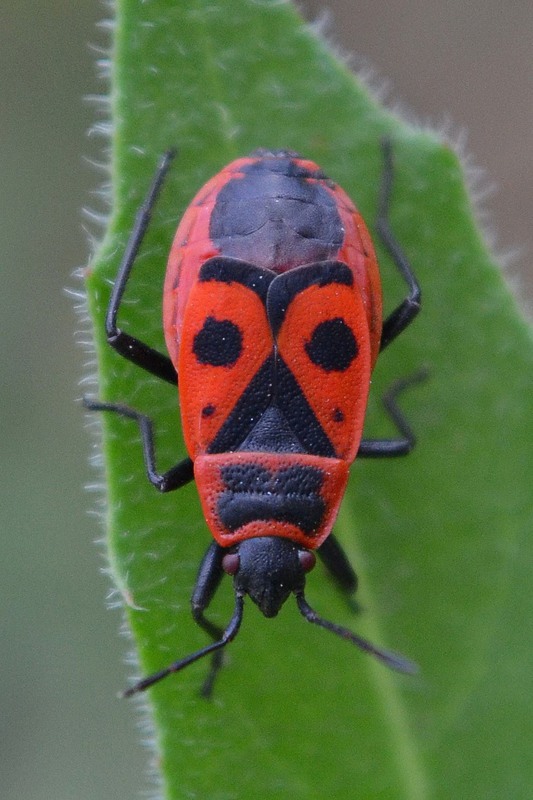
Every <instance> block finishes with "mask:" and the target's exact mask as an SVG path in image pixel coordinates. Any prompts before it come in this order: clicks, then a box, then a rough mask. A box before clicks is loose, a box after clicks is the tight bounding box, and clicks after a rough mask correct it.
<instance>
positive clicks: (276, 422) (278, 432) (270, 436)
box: [239, 405, 305, 453]
mask: <svg viewBox="0 0 533 800" xmlns="http://www.w3.org/2000/svg"><path fill="white" fill-rule="evenodd" d="M241 451H249V452H256V453H305V450H304V448H303V447H302V444H301V442H300V441H299V440H298V438H297V437H296V436H295V434H294V431H292V430H291V428H290V427H289V424H288V422H287V420H286V419H285V417H284V416H283V415H282V414H281V413H280V410H279V408H277V406H275V405H271V406H270V407H269V408H267V410H266V411H265V413H264V414H263V416H262V417H261V419H260V420H259V422H258V423H257V425H256V426H255V428H254V429H253V430H252V432H251V433H250V434H249V435H248V436H247V437H246V439H245V440H244V442H243V443H242V444H241V445H240V447H239V452H241Z"/></svg>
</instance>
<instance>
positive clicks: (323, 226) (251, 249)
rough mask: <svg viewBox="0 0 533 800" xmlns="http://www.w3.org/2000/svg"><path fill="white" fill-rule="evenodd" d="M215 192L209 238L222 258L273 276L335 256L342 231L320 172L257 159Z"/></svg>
mask: <svg viewBox="0 0 533 800" xmlns="http://www.w3.org/2000/svg"><path fill="white" fill-rule="evenodd" d="M242 171H243V172H244V177H236V178H234V179H232V180H230V181H228V183H226V185H225V186H223V187H222V189H221V190H220V192H219V194H218V196H217V200H216V203H215V206H214V208H213V211H212V214H211V219H210V224H209V235H210V237H211V240H212V241H213V242H214V244H215V245H216V246H217V247H218V249H219V250H220V251H221V252H222V253H223V254H224V255H225V256H232V257H234V258H240V259H243V260H245V261H251V262H253V263H254V264H257V265H259V266H261V267H264V268H266V269H271V270H274V271H276V272H280V271H282V270H283V271H284V270H286V269H290V268H292V267H295V266H298V265H301V264H309V263H313V262H315V261H322V260H326V259H329V258H332V257H334V256H335V255H336V254H337V253H338V251H339V249H340V248H341V246H342V243H343V241H344V228H343V226H342V223H341V219H340V217H339V213H338V211H337V207H336V203H335V200H334V198H333V197H332V196H331V195H330V194H329V192H328V191H327V190H326V189H325V188H324V186H323V185H322V182H325V181H326V178H325V176H324V174H323V173H322V172H321V171H315V172H313V171H309V170H308V169H306V168H304V167H302V166H301V165H300V164H298V163H297V162H296V161H294V159H293V157H292V155H291V154H289V153H287V154H284V153H276V154H275V155H273V156H268V155H266V154H265V155H263V154H261V156H260V158H259V159H258V160H257V161H255V162H254V163H252V164H250V165H247V166H245V167H244V168H243V170H242Z"/></svg>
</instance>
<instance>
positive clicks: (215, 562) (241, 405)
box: [85, 140, 420, 695]
mask: <svg viewBox="0 0 533 800" xmlns="http://www.w3.org/2000/svg"><path fill="white" fill-rule="evenodd" d="M383 153H384V162H385V166H384V171H383V180H382V187H381V194H380V205H379V214H378V223H377V227H378V232H379V234H380V236H381V238H382V240H383V242H384V244H385V246H386V248H387V249H388V251H389V253H390V255H391V256H392V259H393V261H394V262H395V264H396V266H397V268H398V270H399V271H400V273H401V275H402V277H403V278H404V280H405V282H406V284H407V286H408V296H407V297H406V298H405V299H404V300H403V301H402V302H401V303H400V304H399V305H398V307H397V308H396V309H395V310H394V311H393V312H392V313H391V314H390V315H389V316H388V317H387V318H386V319H385V321H382V303H381V285H380V277H379V271H378V265H377V261H376V256H375V253H374V248H373V245H372V241H371V238H370V235H369V233H368V231H367V228H366V226H365V223H364V221H363V219H362V217H361V215H360V214H359V212H358V211H357V210H356V208H355V207H354V205H353V203H352V202H351V200H350V199H349V197H348V196H347V195H346V194H345V192H344V191H343V190H342V189H341V188H340V187H339V186H337V185H336V184H335V183H333V181H331V180H330V179H329V178H327V177H326V176H325V175H324V173H323V172H322V171H321V170H320V169H319V168H318V167H317V165H316V164H314V163H313V162H312V161H308V160H305V159H303V158H301V157H300V156H298V155H297V154H295V153H293V152H289V151H285V150H279V151H267V150H257V151H255V152H254V153H252V154H251V155H250V156H249V157H248V158H242V159H239V160H237V161H234V162H233V163H231V164H229V166H227V167H225V168H224V169H223V170H222V171H221V172H219V173H218V174H217V175H216V176H215V177H214V178H212V179H211V180H210V181H209V182H208V183H207V184H206V185H205V186H204V187H203V188H202V189H201V190H200V191H199V192H198V194H197V195H196V197H195V198H194V199H193V201H192V202H191V204H190V206H189V207H188V209H187V211H186V212H185V215H184V217H183V219H182V221H181V223H180V225H179V227H178V230H177V232H176V235H175V238H174V243H173V245H172V249H171V252H170V257H169V261H168V267H167V274H166V280H165V287H164V302H163V306H164V309H163V319H164V330H165V339H166V345H167V349H168V352H169V355H170V358H168V357H167V356H165V355H163V354H161V353H159V352H157V351H155V350H154V349H152V348H151V347H149V346H148V345H146V344H145V343H143V342H141V341H139V340H138V339H136V338H135V337H133V336H131V335H130V334H128V333H126V332H124V331H122V330H121V329H120V328H119V327H118V326H117V315H118V311H119V309H120V305H121V302H122V297H123V294H124V291H125V289H126V285H127V282H128V279H129V276H130V273H131V269H132V266H133V264H134V261H135V258H136V255H137V253H138V251H139V248H140V245H141V242H142V240H143V236H144V233H145V231H146V228H147V225H148V223H149V220H150V216H151V212H152V209H153V206H154V203H155V201H156V199H157V196H158V194H159V191H160V188H161V185H162V183H163V180H164V177H165V175H166V172H167V170H168V168H169V165H170V162H171V160H172V157H173V153H171V152H169V153H167V154H166V155H165V156H164V157H163V159H162V161H161V163H160V165H159V167H158V169H157V172H156V175H155V178H154V180H153V183H152V186H151V189H150V191H149V193H148V196H147V198H146V200H145V202H144V204H143V206H142V207H141V209H140V210H139V213H138V215H137V218H136V222H135V226H134V228H133V231H132V234H131V236H130V240H129V242H128V246H127V248H126V251H125V254H124V257H123V260H122V264H121V266H120V269H119V272H118V275H117V279H116V281H115V285H114V289H113V292H112V296H111V300H110V303H109V308H108V312H107V317H106V334H107V340H108V342H109V344H110V345H111V346H112V347H113V348H115V350H117V352H118V353H120V354H121V355H122V356H124V357H125V358H127V359H129V360H130V361H133V363H135V364H137V365H138V366H140V367H142V368H143V369H145V370H147V371H149V372H151V373H153V374H154V375H156V376H158V377H159V378H161V379H162V380H165V381H167V382H169V383H172V384H175V383H176V382H178V387H179V398H180V409H181V417H182V422H183V430H184V437H185V443H186V447H187V451H188V453H189V457H188V458H186V459H184V460H183V461H180V462H179V463H177V464H176V465H175V466H174V467H172V468H171V469H170V470H168V471H167V472H165V473H162V474H161V473H159V472H158V471H157V468H156V462H155V453H154V444H153V430H152V423H151V420H150V419H149V418H148V417H147V416H145V415H144V414H141V413H139V412H138V411H135V410H133V409H131V408H129V407H128V406H122V405H116V404H110V403H103V402H99V401H94V400H86V401H85V404H86V406H87V407H88V408H91V409H95V410H104V411H113V412H115V413H118V414H120V415H122V416H125V417H129V418H131V419H133V420H135V421H136V422H137V423H138V424H139V426H140V431H141V436H142V443H143V448H144V460H145V463H146V469H147V473H148V478H149V480H150V482H151V483H152V484H153V485H154V486H155V487H156V488H158V489H159V490H160V491H161V492H168V491H172V490H173V489H178V488H179V487H181V486H183V485H184V484H186V483H187V482H188V481H191V480H192V479H193V478H194V479H195V481H196V484H197V487H198V492H199V495H200V499H201V503H202V507H203V511H204V515H205V518H206V520H207V524H208V526H209V528H210V530H211V533H212V535H213V538H214V541H213V542H212V544H211V545H210V546H209V548H208V550H207V553H206V555H205V557H204V559H203V561H202V564H201V566H200V570H199V573H198V578H197V581H196V586H195V588H194V591H193V595H192V612H193V617H194V619H195V621H196V622H197V623H198V624H199V625H200V626H201V627H202V628H203V629H204V630H205V631H206V632H207V633H208V634H209V635H210V636H211V637H212V639H213V642H212V643H211V644H208V645H207V646H205V647H203V648H202V649H200V650H198V651H197V652H195V653H192V654H191V655H189V656H187V657H186V658H182V659H180V660H179V661H176V662H175V663H174V664H171V665H170V666H169V667H166V668H165V669H163V670H161V672H158V673H156V674H154V675H151V676H149V677H147V678H144V679H143V680H141V681H139V682H138V683H136V684H135V685H134V686H132V687H131V688H130V689H129V690H128V691H127V692H126V694H127V695H131V694H134V693H135V692H138V691H142V690H144V689H146V688H147V687H148V686H151V685H152V684H154V683H155V682H156V681H158V680H160V679H161V678H163V677H165V676H166V675H168V674H170V673H172V672H177V671H179V670H181V669H183V668H184V667H185V666H187V665H188V664H190V663H192V662H194V661H197V660H198V659H200V658H202V657H203V656H206V655H208V654H209V653H213V662H212V668H211V671H210V674H209V676H208V678H207V681H206V682H205V684H204V687H203V693H204V694H206V695H208V694H209V693H210V692H211V689H212V685H213V680H214V678H215V675H216V672H217V670H218V668H219V667H220V664H221V653H222V648H223V647H224V646H225V645H226V644H228V643H229V642H230V641H231V640H232V639H233V638H234V637H235V636H236V634H237V632H238V629H239V626H240V624H241V619H242V613H243V599H244V596H245V595H246V594H248V595H249V596H250V597H251V598H252V600H253V601H254V602H255V603H256V604H257V605H258V606H259V608H260V609H261V611H262V612H263V614H264V615H265V616H266V617H273V616H275V615H276V614H277V613H278V611H279V610H280V608H281V606H282V604H283V603H284V602H285V600H286V599H287V597H288V596H289V595H290V594H294V595H295V597H296V602H297V604H298V607H299V609H300V611H301V613H302V614H303V616H304V617H305V618H306V619H307V620H309V621H310V622H313V623H315V624H317V625H320V626H322V627H324V628H326V629H328V630H330V631H332V632H334V633H336V634H338V635H339V636H341V637H343V638H345V639H347V640H349V641H351V642H353V643H355V644H356V645H357V646H359V647H360V648H362V649H363V650H366V651H367V652H370V653H371V654H373V655H374V656H376V657H377V658H379V659H380V660H381V661H383V662H384V663H386V664H387V665H389V666H391V667H393V668H396V669H399V670H404V671H408V670H410V669H411V666H412V665H411V664H410V662H408V661H407V660H406V659H404V658H402V657H401V656H397V655H395V654H392V653H389V652H387V651H385V650H382V649H380V648H378V647H376V646H374V645H372V644H371V643H369V642H367V641H366V640H364V639H362V638H361V637H359V636H357V635H356V634H354V633H352V632H351V631H349V630H347V629H346V628H342V627H340V626H338V625H335V624H333V623H332V622H329V621H327V620H325V619H323V618H322V617H320V616H319V615H318V614H317V613H316V612H315V611H314V610H313V609H312V608H311V607H310V606H309V604H308V603H307V601H306V599H305V595H304V585H305V575H306V573H307V572H309V571H310V570H311V569H312V568H313V566H314V564H315V556H314V554H313V551H314V550H316V551H317V553H318V555H319V556H320V557H321V558H322V560H323V562H324V564H325V565H326V567H327V568H328V570H329V571H330V572H331V574H332V576H333V578H334V579H335V580H336V582H337V583H338V585H339V586H340V588H341V589H342V590H343V591H344V592H346V593H352V592H354V591H355V589H356V585H357V578H356V575H355V572H354V571H353V569H352V567H351V565H350V563H349V561H348V559H347V557H346V555H345V554H344V552H343V550H342V548H341V546H340V544H339V543H338V541H337V540H336V539H335V538H334V536H333V535H332V534H331V529H332V526H333V523H334V521H335V518H336V515H337V511H338V508H339V505H340V502H341V500H342V497H343V494H344V490H345V487H346V481H347V479H348V470H349V466H350V464H351V463H352V461H353V460H354V459H355V457H356V456H359V457H374V458H376V457H392V456H400V455H405V454H406V453H408V452H409V451H410V450H411V449H412V447H413V445H414V436H413V433H412V431H411V429H410V427H409V425H408V424H407V422H406V421H405V419H404V418H403V416H402V414H401V413H400V411H399V409H398V407H397V405H396V398H397V395H398V393H399V392H400V391H401V390H402V389H403V388H405V386H406V385H408V384H409V383H412V382H413V379H410V380H408V381H403V382H401V381H400V382H398V383H396V384H395V385H394V387H393V388H392V390H390V391H389V393H388V395H386V397H385V398H384V401H385V406H386V408H387V410H388V412H389V414H390V416H391V418H392V420H393V422H394V423H395V425H396V427H397V428H398V431H399V438H397V439H375V440H374V439H372V440H369V439H362V438H361V437H362V430H363V422H364V416H365V410H366V404H367V396H368V390H369V386H370V376H371V372H372V369H373V367H374V364H375V362H376V359H377V356H378V354H379V353H380V351H381V350H383V349H384V348H385V347H386V346H387V345H388V344H390V342H392V341H393V340H394V339H395V338H396V337H397V336H398V335H399V334H400V333H401V332H402V331H403V330H404V329H405V328H406V327H407V325H409V324H410V323H411V322H412V320H413V319H414V317H415V316H416V314H417V312H418V311H419V308H420V289H419V286H418V283H417V281H416V278H415V276H414V274H413V272H412V270H411V268H410V266H409V264H408V262H407V260H406V258H405V256H404V255H403V253H402V251H401V249H400V247H399V246H398V244H397V242H396V240H395V239H394V237H393V236H392V233H391V231H390V228H389V224H388V206H389V200H390V194H391V186H392V152H391V146H390V142H389V141H388V140H386V141H385V142H384V143H383ZM417 379H418V378H417V377H415V379H414V380H417ZM224 573H227V574H229V575H231V576H233V583H234V590H235V610H234V613H233V616H232V618H231V620H230V622H229V624H228V625H227V627H226V628H225V629H224V630H223V629H222V628H219V627H218V626H217V625H215V624H214V623H212V622H211V621H210V620H209V619H208V618H207V617H206V616H205V611H206V609H207V607H208V605H209V603H210V601H211V599H212V597H213V595H214V593H215V591H216V589H217V587H218V585H219V582H220V580H221V578H222V576H223V574H224Z"/></svg>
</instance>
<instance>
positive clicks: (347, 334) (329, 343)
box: [305, 317, 358, 372]
mask: <svg viewBox="0 0 533 800" xmlns="http://www.w3.org/2000/svg"><path fill="white" fill-rule="evenodd" d="M305 352H306V353H307V355H308V356H309V358H310V359H311V361H312V362H313V364H315V365H316V366H317V367H320V368H321V369H323V370H324V371H325V372H345V371H346V370H347V369H348V367H349V366H350V364H351V363H352V361H353V360H354V359H355V358H356V356H357V352H358V347H357V342H356V340H355V336H354V334H353V332H352V329H351V328H350V326H349V325H347V323H346V322H345V321H344V320H343V319H342V318H341V317H335V318H334V319H328V320H325V321H324V322H320V323H319V324H318V325H317V326H316V328H315V329H314V331H313V333H312V335H311V339H310V341H308V342H306V343H305Z"/></svg>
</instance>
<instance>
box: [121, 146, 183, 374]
mask: <svg viewBox="0 0 533 800" xmlns="http://www.w3.org/2000/svg"><path fill="white" fill-rule="evenodd" d="M174 155H175V152H174V151H173V150H169V151H168V152H167V153H165V155H164V156H163V157H162V159H161V161H160V162H159V165H158V167H157V170H156V173H155V175H154V178H153V180H152V185H151V186H150V189H149V191H148V194H147V196H146V198H145V200H144V202H143V204H142V206H141V207H140V209H139V211H138V212H137V216H136V218H135V224H134V226H133V229H132V231H131V234H130V238H129V240H128V244H127V245H126V249H125V251H124V255H123V257H122V261H121V264H120V267H119V270H118V273H117V277H116V279H115V284H114V286H113V291H112V293H111V299H110V301H109V307H108V309H107V314H106V320H105V331H106V336H107V341H108V343H109V344H110V345H111V347H112V348H113V349H114V350H116V351H117V353H120V355H121V356H123V357H124V358H127V359H128V360H129V361H132V362H133V363H134V364H137V366H138V367H141V369H144V370H146V371H147V372H151V373H152V374H153V375H156V376H157V377H158V378H161V380H164V381H167V382H168V383H172V384H174V385H175V384H176V370H175V369H174V366H173V364H172V361H171V360H170V358H168V356H165V355H163V354H162V353H159V352H158V351H157V350H154V349H153V348H152V347H149V346H148V345H147V344H145V343H144V342H141V341H140V340H139V339H136V338H135V337H134V336H131V335H130V334H129V333H125V332H124V331H122V330H120V328H118V327H117V315H118V312H119V309H120V305H121V303H122V298H123V295H124V291H125V289H126V285H127V283H128V280H129V277H130V273H131V270H132V267H133V264H134V263H135V259H136V258H137V254H138V252H139V248H140V246H141V243H142V241H143V239H144V235H145V233H146V230H147V228H148V224H149V222H150V219H151V217H152V211H153V208H154V205H155V203H156V200H157V198H158V196H159V192H160V191H161V186H162V185H163V181H164V179H165V177H166V174H167V172H168V169H169V167H170V163H171V161H172V159H173V158H174Z"/></svg>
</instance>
